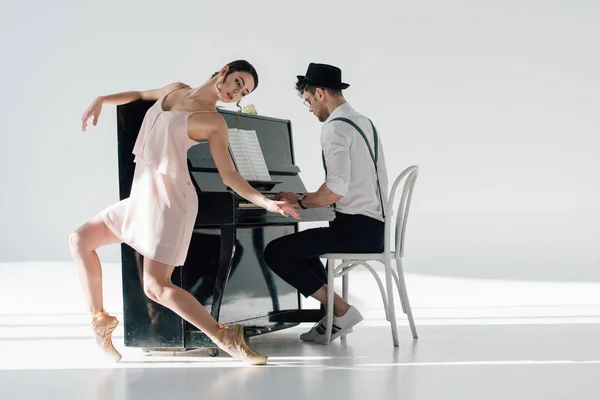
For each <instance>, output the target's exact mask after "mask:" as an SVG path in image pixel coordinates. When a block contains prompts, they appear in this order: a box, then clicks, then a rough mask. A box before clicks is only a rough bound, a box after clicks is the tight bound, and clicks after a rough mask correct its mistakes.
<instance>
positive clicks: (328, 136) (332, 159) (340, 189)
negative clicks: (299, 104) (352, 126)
mask: <svg viewBox="0 0 600 400" xmlns="http://www.w3.org/2000/svg"><path fill="white" fill-rule="evenodd" d="M350 140H351V138H350V137H349V135H348V134H344V133H343V132H342V131H340V130H339V129H335V127H334V126H332V124H328V125H327V126H326V127H324V131H323V136H322V140H321V146H322V148H323V153H324V155H325V165H327V180H326V181H325V185H326V186H327V188H329V190H331V191H332V192H334V193H335V194H337V195H340V196H345V195H346V194H347V193H348V187H349V185H350Z"/></svg>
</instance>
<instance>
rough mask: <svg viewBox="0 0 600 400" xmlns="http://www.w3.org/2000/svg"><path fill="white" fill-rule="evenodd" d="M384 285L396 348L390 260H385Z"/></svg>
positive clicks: (396, 333)
mask: <svg viewBox="0 0 600 400" xmlns="http://www.w3.org/2000/svg"><path fill="white" fill-rule="evenodd" d="M384 266H385V284H386V288H387V300H388V314H389V317H390V325H391V327H392V341H393V342H394V347H398V326H397V325H396V310H395V308H394V283H393V282H392V279H393V278H392V260H391V259H389V258H386V260H385V264H384Z"/></svg>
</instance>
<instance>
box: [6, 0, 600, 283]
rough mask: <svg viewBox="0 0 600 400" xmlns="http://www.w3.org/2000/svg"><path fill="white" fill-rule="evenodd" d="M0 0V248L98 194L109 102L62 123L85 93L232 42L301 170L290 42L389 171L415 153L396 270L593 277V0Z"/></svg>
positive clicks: (102, 201)
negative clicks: (368, 133)
mask: <svg viewBox="0 0 600 400" xmlns="http://www.w3.org/2000/svg"><path fill="white" fill-rule="evenodd" d="M0 4H1V10H0V33H1V35H0V44H1V48H2V51H1V54H2V61H3V62H2V63H0V82H1V84H2V89H3V90H2V93H3V95H2V96H1V97H0V135H1V138H2V145H1V149H2V157H0V170H1V171H2V185H1V187H2V189H1V190H2V206H1V207H0V225H1V226H2V240H0V261H2V262H15V261H24V260H68V259H70V256H69V252H68V246H67V237H68V235H69V233H70V232H71V231H72V230H74V229H76V228H77V227H78V226H79V225H80V224H82V223H83V222H84V221H85V220H86V219H87V218H89V217H91V216H93V215H94V214H96V213H97V212H99V211H100V210H102V209H103V208H104V207H106V206H108V205H109V204H111V203H112V202H114V201H117V200H118V182H117V154H116V121H115V110H114V108H113V107H110V106H108V107H105V109H104V111H103V114H102V115H101V118H100V122H99V126H98V127H96V128H95V129H91V130H90V131H88V132H87V133H82V132H81V131H80V117H81V114H82V113H83V111H84V110H85V109H86V108H87V106H88V105H89V103H90V102H91V101H92V100H93V99H94V97H95V96H98V95H101V94H108V93H113V92H119V91H126V90H137V89H149V88H155V87H160V86H162V85H164V84H167V83H169V82H173V81H184V82H187V83H189V84H191V85H192V86H195V85H200V84H202V83H203V82H204V81H205V80H206V79H207V78H208V77H209V76H210V74H211V73H212V72H214V71H216V70H217V69H218V68H219V67H220V66H222V65H223V64H225V63H227V62H229V61H231V60H234V59H238V58H245V59H248V60H249V61H250V62H252V63H253V64H254V65H255V66H256V68H257V69H258V71H259V74H260V79H261V84H260V88H259V90H257V92H256V93H254V94H252V95H251V97H249V98H248V102H249V103H253V104H255V105H256V107H257V109H258V111H259V113H261V114H263V115H269V116H273V117H280V118H287V119H291V120H292V122H293V128H294V134H295V143H294V144H295V149H296V157H297V164H298V165H299V166H300V167H301V169H302V177H303V180H304V182H305V184H306V185H307V187H308V188H309V189H315V188H316V187H317V186H318V185H319V184H320V183H321V180H322V171H321V166H320V162H316V160H318V158H319V153H320V150H319V139H318V138H319V130H320V124H319V122H318V121H317V120H316V119H315V118H314V117H313V116H312V115H310V114H309V113H308V112H307V110H306V109H305V108H304V106H303V105H302V103H301V101H300V100H299V99H298V97H297V96H296V94H295V91H294V90H293V83H294V80H295V75H297V74H302V73H303V72H304V71H305V69H306V66H307V65H308V63H309V62H310V61H317V62H326V63H332V64H336V65H339V66H340V67H341V68H342V69H343V71H344V80H346V81H347V82H349V83H351V85H352V86H351V88H350V89H349V90H348V91H347V92H346V97H347V99H348V100H349V101H350V102H351V104H352V105H353V106H354V107H355V108H356V109H358V110H360V111H361V112H363V113H364V114H366V115H368V116H369V117H371V118H372V119H373V120H374V121H375V123H376V124H377V126H378V129H379V131H380V134H381V136H382V140H383V142H384V145H385V147H386V154H387V160H388V170H389V174H390V179H392V178H393V177H395V176H396V175H397V174H398V173H400V171H402V169H404V168H405V167H407V166H409V165H411V164H418V165H420V166H421V175H420V177H419V180H418V182H417V187H416V192H415V196H414V206H413V209H412V214H411V219H410V221H409V224H410V225H409V231H408V243H407V249H406V250H407V254H406V269H407V270H408V271H409V272H418V273H428V274H441V275H456V276H472V277H494V278H505V279H538V280H546V279H549V280H598V279H600V272H599V271H600V268H598V267H600V256H599V253H598V239H599V238H600V235H599V233H598V228H597V227H598V225H599V223H600V207H599V206H598V204H599V200H600V189H599V187H598V177H599V173H600V161H599V160H598V157H597V156H596V154H597V153H598V149H599V144H600V141H599V139H598V134H599V127H600V123H599V122H600V121H599V119H600V117H599V112H598V110H599V106H600V101H599V100H600V95H599V93H600V78H599V74H598V71H600V52H599V51H598V48H599V46H598V38H600V3H598V2H596V1H592V0H590V1H583V0H571V1H568V2H567V1H551V0H550V1H541V0H540V1H533V0H524V1H512V0H510V1H506V0H504V1H499V0H498V1H477V2H474V1H466V0H458V1H452V2H449V1H443V0H432V1H419V2H408V1H399V2H397V1H389V2H383V1H375V0H374V1H369V2H368V3H360V4H359V3H356V2H347V1H344V2H341V1H331V2H330V1H327V2H325V1H303V2H301V3H298V4H292V3H288V2H280V1H255V2H239V1H229V2H205V1H191V0H187V1H185V0H180V1H170V2H169V3H168V5H167V2H161V3H160V4H159V3H158V2H146V1H140V0H135V1H133V0H132V1H112V0H106V1H102V2H81V1H66V0H56V1H53V2H42V1H39V0H38V1H36V2H20V1H7V0H2V1H1V3H0ZM100 255H101V257H102V258H103V260H105V261H110V262H116V261H119V258H120V252H119V247H118V246H112V247H107V248H105V249H102V250H101V251H100Z"/></svg>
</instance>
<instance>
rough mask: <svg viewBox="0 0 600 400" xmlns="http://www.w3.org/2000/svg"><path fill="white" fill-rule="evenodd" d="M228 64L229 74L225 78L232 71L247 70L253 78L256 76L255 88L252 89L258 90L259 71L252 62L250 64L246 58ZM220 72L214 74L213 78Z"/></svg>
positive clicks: (226, 75)
mask: <svg viewBox="0 0 600 400" xmlns="http://www.w3.org/2000/svg"><path fill="white" fill-rule="evenodd" d="M227 66H228V67H229V70H228V71H227V74H225V78H227V77H228V76H229V74H231V73H232V72H236V71H237V72H247V73H249V74H250V75H252V78H254V89H252V91H253V92H254V91H255V90H256V88H257V87H258V73H257V72H256V69H255V68H254V67H253V66H252V64H250V63H249V62H248V61H246V60H236V61H232V62H230V63H229V64H227ZM218 73H219V72H215V73H214V74H212V76H211V78H213V77H214V76H215V75H217V74H218Z"/></svg>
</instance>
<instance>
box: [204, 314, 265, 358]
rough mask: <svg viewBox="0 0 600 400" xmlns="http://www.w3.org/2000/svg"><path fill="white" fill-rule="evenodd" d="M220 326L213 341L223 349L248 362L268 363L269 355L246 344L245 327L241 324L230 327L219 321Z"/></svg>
mask: <svg viewBox="0 0 600 400" xmlns="http://www.w3.org/2000/svg"><path fill="white" fill-rule="evenodd" d="M219 328H220V329H219V332H218V333H217V337H216V338H215V339H214V340H213V341H214V342H215V343H216V345H217V346H219V348H221V349H222V350H223V351H225V352H227V353H228V354H229V355H230V356H232V357H233V358H237V359H238V360H241V361H243V362H245V363H247V364H252V365H265V364H266V363H267V360H268V358H267V356H264V355H262V354H259V353H257V352H255V351H254V350H252V349H251V348H250V347H249V346H248V344H246V341H245V340H244V328H242V327H241V326H240V325H232V326H231V327H228V326H226V325H225V324H223V323H222V322H219Z"/></svg>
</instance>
